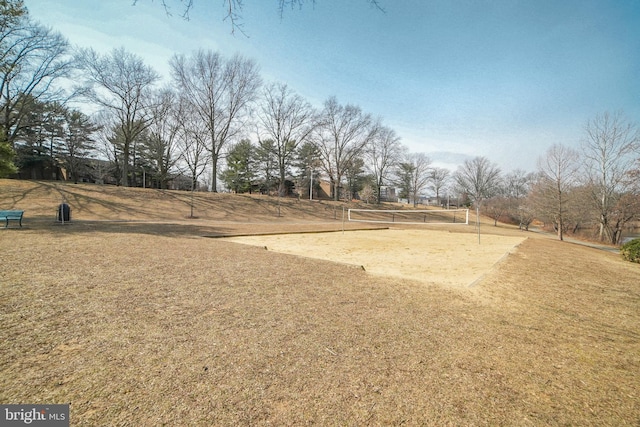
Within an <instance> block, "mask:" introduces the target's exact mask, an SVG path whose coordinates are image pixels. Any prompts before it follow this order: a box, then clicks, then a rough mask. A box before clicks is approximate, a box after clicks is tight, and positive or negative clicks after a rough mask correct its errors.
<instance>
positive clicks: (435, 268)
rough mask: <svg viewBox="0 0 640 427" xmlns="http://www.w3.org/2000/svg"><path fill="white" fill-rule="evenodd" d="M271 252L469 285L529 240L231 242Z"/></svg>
mask: <svg viewBox="0 0 640 427" xmlns="http://www.w3.org/2000/svg"><path fill="white" fill-rule="evenodd" d="M226 240H229V241H232V242H237V243H243V244H249V245H255V246H265V247H266V248H267V249H268V250H270V251H276V252H280V253H287V254H293V255H298V256H303V257H310V258H317V259H323V260H328V261H334V262H340V263H347V264H351V265H354V266H362V267H363V268H364V269H365V270H366V271H367V272H369V273H370V274H376V275H383V276H391V277H398V278H403V279H410V280H417V281H421V282H425V283H436V284H443V285H452V286H470V285H472V284H474V283H476V282H477V281H478V279H480V278H482V277H483V276H484V275H485V274H486V273H488V272H489V271H491V269H492V268H493V267H494V265H496V263H498V262H499V261H500V260H502V259H503V258H504V257H505V255H506V254H508V253H509V252H510V251H513V250H515V248H516V247H517V246H518V245H519V244H520V243H521V242H522V241H524V240H525V237H522V238H521V237H507V236H495V235H490V234H486V235H485V234H483V235H482V236H481V238H480V244H478V236H477V234H474V233H460V232H450V231H440V230H416V229H404V230H403V229H386V230H362V231H344V232H340V231H338V232H330V233H308V234H279V235H268V236H241V237H230V238H227V239H226Z"/></svg>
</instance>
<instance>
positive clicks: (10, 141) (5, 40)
mask: <svg viewBox="0 0 640 427" xmlns="http://www.w3.org/2000/svg"><path fill="white" fill-rule="evenodd" d="M71 63H72V57H71V55H69V44H68V42H67V40H66V39H65V38H64V37H63V36H62V35H60V34H59V33H56V32H54V31H52V30H51V29H49V28H46V27H43V26H42V25H40V24H37V23H34V22H33V21H31V19H30V18H29V16H28V13H27V10H26V8H25V7H24V5H23V3H22V2H21V1H12V0H3V1H0V174H3V173H4V174H6V173H9V172H11V171H14V170H15V167H14V166H13V156H14V154H15V152H14V149H15V142H16V140H17V139H18V138H20V137H21V136H22V135H23V134H24V131H25V129H26V128H27V127H28V126H29V125H30V123H28V122H29V115H30V114H31V110H32V109H33V108H34V103H48V102H53V101H60V100H62V98H63V91H62V90H60V89H56V88H55V87H54V85H55V83H56V82H57V81H59V80H60V79H62V78H64V77H66V76H67V75H68V73H69V71H70V70H71Z"/></svg>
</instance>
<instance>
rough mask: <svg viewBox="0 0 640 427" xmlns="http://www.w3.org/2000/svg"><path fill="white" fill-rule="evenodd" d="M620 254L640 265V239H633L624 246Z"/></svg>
mask: <svg viewBox="0 0 640 427" xmlns="http://www.w3.org/2000/svg"><path fill="white" fill-rule="evenodd" d="M620 254H621V255H622V258H624V259H626V260H627V261H631V262H637V263H640V239H633V240H632V241H630V242H627V243H625V244H624V245H622V247H621V248H620Z"/></svg>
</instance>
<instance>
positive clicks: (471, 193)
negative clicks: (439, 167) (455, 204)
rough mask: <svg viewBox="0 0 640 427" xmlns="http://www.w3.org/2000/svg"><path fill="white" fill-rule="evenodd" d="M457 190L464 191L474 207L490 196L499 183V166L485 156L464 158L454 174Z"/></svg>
mask: <svg viewBox="0 0 640 427" xmlns="http://www.w3.org/2000/svg"><path fill="white" fill-rule="evenodd" d="M453 178H454V180H455V182H456V184H457V186H458V188H459V191H460V192H462V193H466V195H467V197H469V198H470V199H471V200H472V201H473V203H474V204H475V205H476V207H479V205H480V204H481V203H482V201H483V200H484V199H487V198H489V197H491V196H492V195H493V194H494V193H495V191H496V190H497V188H498V184H499V183H500V168H498V166H497V165H495V164H494V163H491V162H490V161H489V159H487V158H486V157H475V158H473V159H471V160H465V162H464V164H463V165H461V166H459V167H458V169H457V170H456V172H455V174H454V177H453Z"/></svg>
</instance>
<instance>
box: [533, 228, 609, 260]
mask: <svg viewBox="0 0 640 427" xmlns="http://www.w3.org/2000/svg"><path fill="white" fill-rule="evenodd" d="M529 231H533V232H534V233H539V234H543V235H545V236H549V237H550V238H555V239H557V238H558V236H557V235H556V234H555V233H549V232H548V231H543V230H540V229H539V228H529ZM563 239H564V241H565V242H567V243H573V244H576V245H582V246H588V247H590V248H594V249H599V250H601V251H607V252H611V253H614V254H619V253H620V248H618V247H616V246H611V245H605V244H602V243H596V242H589V241H586V240H579V239H573V238H571V237H566V236H564V237H563Z"/></svg>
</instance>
